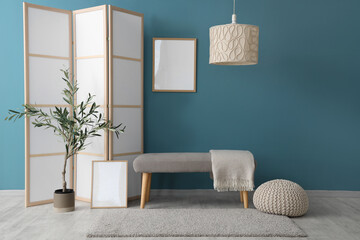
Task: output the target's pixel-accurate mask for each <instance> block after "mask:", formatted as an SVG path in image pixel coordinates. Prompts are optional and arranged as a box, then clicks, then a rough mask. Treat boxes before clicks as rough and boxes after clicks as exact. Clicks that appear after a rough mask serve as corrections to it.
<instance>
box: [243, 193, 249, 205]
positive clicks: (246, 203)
mask: <svg viewBox="0 0 360 240" xmlns="http://www.w3.org/2000/svg"><path fill="white" fill-rule="evenodd" d="M242 196H243V201H244V208H248V207H249V198H248V196H249V195H248V191H243V192H242Z"/></svg>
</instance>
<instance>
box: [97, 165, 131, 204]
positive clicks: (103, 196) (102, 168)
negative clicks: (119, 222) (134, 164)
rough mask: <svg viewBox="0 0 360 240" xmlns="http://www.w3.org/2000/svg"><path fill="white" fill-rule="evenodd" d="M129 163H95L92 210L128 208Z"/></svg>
mask: <svg viewBox="0 0 360 240" xmlns="http://www.w3.org/2000/svg"><path fill="white" fill-rule="evenodd" d="M127 179H128V161H120V160H119V161H93V162H92V181H91V208H126V207H127V195H128V194H127V191H128V187H127V186H128V183H127Z"/></svg>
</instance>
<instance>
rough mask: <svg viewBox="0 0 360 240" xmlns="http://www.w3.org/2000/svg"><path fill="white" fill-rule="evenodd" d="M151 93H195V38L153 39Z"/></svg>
mask: <svg viewBox="0 0 360 240" xmlns="http://www.w3.org/2000/svg"><path fill="white" fill-rule="evenodd" d="M152 90H153V92H196V38H153V85H152Z"/></svg>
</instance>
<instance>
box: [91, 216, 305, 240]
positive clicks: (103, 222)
mask: <svg viewBox="0 0 360 240" xmlns="http://www.w3.org/2000/svg"><path fill="white" fill-rule="evenodd" d="M306 236H307V235H306V233H305V232H304V231H303V230H301V229H300V228H299V227H298V226H297V225H296V224H295V223H294V222H293V221H292V220H291V219H290V218H288V217H285V216H277V215H270V214H265V213H262V212H259V211H257V210H255V209H109V210H107V211H106V212H105V213H104V215H102V216H101V217H100V218H99V219H96V221H95V222H94V224H93V225H92V226H91V227H90V229H89V230H88V233H87V237H88V238H95V237H306Z"/></svg>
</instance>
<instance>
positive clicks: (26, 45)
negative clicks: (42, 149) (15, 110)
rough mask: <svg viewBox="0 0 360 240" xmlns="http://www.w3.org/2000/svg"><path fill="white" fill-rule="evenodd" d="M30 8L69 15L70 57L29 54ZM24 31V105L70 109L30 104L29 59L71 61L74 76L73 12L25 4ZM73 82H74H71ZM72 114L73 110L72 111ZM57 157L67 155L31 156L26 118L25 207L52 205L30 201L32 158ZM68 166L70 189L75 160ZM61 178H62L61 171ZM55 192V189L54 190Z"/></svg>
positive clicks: (48, 200) (51, 200)
mask: <svg viewBox="0 0 360 240" xmlns="http://www.w3.org/2000/svg"><path fill="white" fill-rule="evenodd" d="M29 8H35V9H41V10H46V11H51V12H58V13H64V14H68V15H69V57H62V56H52V55H43V54H34V53H29V19H28V18H29V15H28V10H29ZM23 17H24V18H23V30H24V88H25V91H24V103H25V104H31V105H32V106H34V107H55V106H59V107H69V108H70V105H66V104H64V105H62V104H32V103H30V86H29V84H30V83H29V59H30V57H41V58H53V59H63V60H69V72H70V74H72V71H73V65H72V26H71V22H72V12H71V11H68V10H63V9H57V8H52V7H45V6H41V5H36V4H31V3H27V2H24V3H23ZM71 81H72V80H71ZM70 112H72V111H71V109H70ZM56 155H65V152H59V153H47V154H46V153H45V154H30V118H29V117H25V207H31V206H37V205H42V204H47V203H52V202H53V201H54V200H53V199H47V200H41V201H35V202H31V201H30V191H31V190H30V158H31V157H46V156H56ZM68 161H69V162H68V164H69V166H70V172H69V174H70V182H69V187H70V188H72V187H73V171H72V166H73V160H72V159H69V160H68ZM59 178H61V175H60V171H59ZM54 190H55V189H54Z"/></svg>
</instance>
